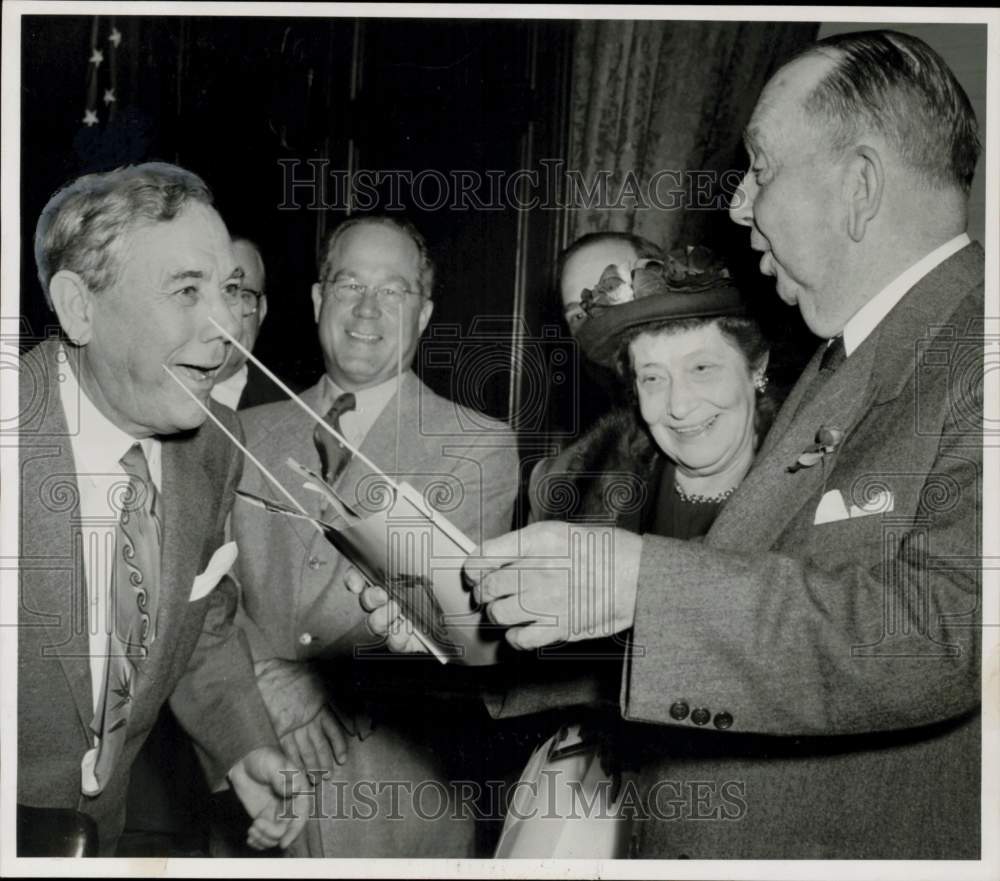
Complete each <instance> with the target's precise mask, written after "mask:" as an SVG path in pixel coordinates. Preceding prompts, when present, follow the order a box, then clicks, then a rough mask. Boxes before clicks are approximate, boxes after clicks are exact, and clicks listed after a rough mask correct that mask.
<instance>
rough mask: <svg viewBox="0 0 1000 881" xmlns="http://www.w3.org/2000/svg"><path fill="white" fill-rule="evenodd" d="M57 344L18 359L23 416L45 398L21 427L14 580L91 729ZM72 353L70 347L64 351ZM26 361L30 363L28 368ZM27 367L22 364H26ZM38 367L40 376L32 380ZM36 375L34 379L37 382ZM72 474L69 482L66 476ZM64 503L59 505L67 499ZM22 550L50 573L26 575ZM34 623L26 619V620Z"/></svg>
mask: <svg viewBox="0 0 1000 881" xmlns="http://www.w3.org/2000/svg"><path fill="white" fill-rule="evenodd" d="M57 351H58V343H56V342H46V343H42V344H41V345H40V346H38V347H37V349H36V350H35V352H34V353H30V354H29V355H28V356H26V357H25V359H24V360H22V362H21V375H20V380H21V382H20V395H21V408H22V413H24V412H29V413H30V412H31V411H30V410H28V409H27V408H26V406H25V405H26V402H28V401H30V400H32V399H34V400H37V397H34V398H33V396H37V395H38V394H39V391H40V390H41V391H42V392H43V394H44V395H45V398H44V400H43V401H42V402H41V407H40V409H39V410H38V411H36V412H37V421H36V420H35V419H32V418H31V416H28V417H27V419H25V421H23V422H22V423H21V425H20V452H19V459H20V469H21V474H22V483H21V494H22V495H21V511H22V517H21V523H20V527H21V530H22V534H21V539H20V547H21V552H20V554H19V566H20V567H21V573H20V577H21V582H22V585H24V584H25V583H26V582H29V581H30V582H31V584H32V587H31V588H30V589H29V593H30V596H25V597H23V598H22V602H23V603H24V606H23V608H22V613H21V614H22V616H26V615H27V613H28V609H29V608H31V609H37V610H38V611H39V616H38V618H40V619H41V620H43V621H45V623H44V627H45V631H46V633H47V639H46V646H45V647H43V648H42V652H43V655H44V656H45V657H53V656H54V657H56V658H58V661H59V666H60V669H61V670H62V673H63V675H64V676H65V677H66V680H67V682H68V683H69V686H70V692H71V693H72V695H73V702H74V705H75V707H76V711H77V714H78V715H79V718H80V723H81V724H82V725H83V727H84V728H85V729H88V730H89V728H90V723H91V722H92V721H93V718H94V703H93V700H94V699H93V689H92V686H91V678H90V639H89V636H88V634H89V632H90V621H89V616H88V606H89V604H88V602H87V583H86V579H85V575H84V569H83V558H82V548H80V546H79V542H78V540H77V538H76V535H75V533H76V531H77V528H78V527H77V525H76V524H77V523H78V522H79V518H80V496H79V485H78V483H77V482H76V481H77V478H76V463H75V462H74V460H73V453H72V448H71V446H70V441H69V429H68V423H67V417H66V414H65V413H64V412H63V407H62V402H61V400H60V396H59V387H58V385H57V382H58V379H57V377H58V373H59V371H60V370H66V369H68V368H67V367H60V366H59V365H58V364H57V362H56V352H57ZM68 354H69V356H70V357H72V355H73V353H72V351H68ZM29 365H30V366H29ZM26 367H27V369H26ZM39 372H41V373H42V376H41V377H39ZM40 379H41V381H39V380H40ZM69 475H72V476H73V485H72V487H68V486H67V484H66V479H67V477H68V476H69ZM67 500H68V501H69V504H65V502H66V501H67ZM29 548H38V549H41V553H43V554H44V555H45V559H46V562H47V563H48V562H50V560H51V558H50V556H49V555H53V554H54V557H55V561H56V562H57V564H59V565H57V566H56V567H55V568H56V569H57V570H61V571H57V572H54V571H52V568H51V567H49V568H48V571H42V572H40V573H38V575H37V576H36V577H33V574H32V572H31V564H30V561H29V560H28V556H38V555H37V554H34V553H32V551H30V550H29ZM36 623H40V622H38V621H37V620H36V621H31V620H25V624H26V625H28V626H30V625H32V624H36Z"/></svg>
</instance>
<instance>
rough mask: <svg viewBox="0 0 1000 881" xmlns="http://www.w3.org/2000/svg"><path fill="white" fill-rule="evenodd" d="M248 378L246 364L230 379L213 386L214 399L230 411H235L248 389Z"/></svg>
mask: <svg viewBox="0 0 1000 881" xmlns="http://www.w3.org/2000/svg"><path fill="white" fill-rule="evenodd" d="M248 376H249V370H248V369H247V365H246V364H244V365H243V366H242V367H241V368H240V369H239V370H237V371H236V372H235V373H234V374H233V375H232V376H230V377H229V379H224V380H223V381H222V382H217V383H216V384H215V385H213V386H212V397H213V398H215V400H217V401H218V402H219V403H220V404H223V405H224V406H226V407H228V408H229V409H230V410H235V409H236V408H237V405H238V404H239V402H240V395H242V394H243V389H245V388H246V385H247V377H248Z"/></svg>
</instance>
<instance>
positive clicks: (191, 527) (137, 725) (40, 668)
mask: <svg viewBox="0 0 1000 881" xmlns="http://www.w3.org/2000/svg"><path fill="white" fill-rule="evenodd" d="M211 202H212V200H211V195H210V193H209V191H208V189H207V187H206V186H205V184H204V183H203V182H202V181H201V180H200V179H199V178H198V177H196V176H195V175H193V174H191V173H190V172H188V171H185V170H183V169H181V168H177V167H175V166H172V165H166V164H160V163H149V164H145V165H139V166H135V167H129V168H123V169H119V170H117V171H112V172H108V173H106V174H93V175H87V176H85V177H82V178H79V179H78V180H76V181H74V182H73V183H71V184H69V185H68V186H67V187H65V188H64V189H62V190H60V191H59V192H58V193H56V195H55V196H53V197H52V199H50V200H49V203H48V204H47V205H46V207H45V209H44V210H43V212H42V215H41V217H40V219H39V221H38V226H37V230H36V234H35V256H36V261H37V263H38V274H39V280H40V281H41V284H42V289H43V290H44V292H45V294H46V297H47V299H48V302H49V305H50V306H51V307H52V308H53V309H54V310H55V312H56V314H57V315H58V317H59V324H60V326H61V328H62V332H63V335H64V338H63V339H62V340H61V341H60V340H49V341H46V342H43V343H41V344H40V345H38V346H37V347H35V348H34V349H33V350H31V351H30V352H29V353H28V354H27V355H26V356H25V357H24V358H23V359H22V362H21V365H20V381H21V385H20V403H21V421H20V426H19V432H20V474H21V487H20V501H21V517H20V523H19V526H20V548H19V567H20V588H21V594H20V606H19V619H18V623H19V628H18V650H19V654H18V664H19V666H18V775H17V777H18V803H19V817H18V819H19V852H20V854H21V855H31V854H35V855H45V854H52V855H57V854H59V853H60V846H61V844H62V841H61V836H62V831H63V830H64V829H65V828H66V827H65V825H64V823H65V822H66V820H67V818H70V819H72V818H73V817H74V816H76V817H77V818H79V815H81V814H82V815H84V817H90V818H91V820H92V824H91V825H93V826H96V831H97V836H98V853H99V854H100V855H102V856H112V855H114V853H115V845H116V841H117V839H118V836H119V833H120V832H121V829H122V824H123V821H124V813H125V793H126V790H127V787H128V781H129V774H130V770H131V766H132V762H133V760H134V758H135V755H136V753H137V752H138V750H139V749H140V747H141V746H142V744H143V741H144V740H145V738H146V736H147V734H148V732H149V730H150V728H151V727H152V725H153V722H154V720H155V719H156V717H157V714H158V712H159V710H160V707H161V705H162V704H163V702H164V701H166V700H168V699H169V701H170V705H171V708H172V709H173V711H174V713H175V714H176V716H177V718H178V719H179V720H180V722H181V724H182V726H183V727H184V728H185V730H186V731H187V732H188V733H189V734H190V735H191V737H192V738H193V739H194V741H195V743H196V744H197V745H198V747H199V748H200V750H201V753H202V755H203V757H204V765H205V769H206V772H207V775H208V778H209V783H210V785H211V786H212V787H213V788H214V787H217V786H219V785H221V784H222V783H223V781H224V780H225V779H226V778H227V777H228V780H229V782H230V783H231V784H232V785H233V787H234V789H235V790H236V793H237V794H238V795H239V797H240V799H241V800H242V802H243V804H244V807H245V808H246V810H247V811H248V813H249V814H250V816H251V817H254V818H255V819H254V821H253V825H252V827H251V829H250V832H249V838H248V841H249V843H250V844H251V845H252V846H254V847H257V848H267V847H272V846H274V845H275V844H278V843H280V844H281V845H282V846H287V845H289V844H290V843H291V841H292V840H293V839H294V838H295V836H296V835H297V834H298V832H299V831H301V828H302V825H303V823H304V821H305V815H306V813H307V811H308V808H309V804H308V799H307V797H306V793H305V789H307V788H308V787H303V785H302V784H303V783H304V782H305V781H304V780H301V779H299V780H296V779H295V778H296V777H301V776H302V775H301V772H296V766H295V764H294V763H292V762H289V761H288V760H287V759H286V758H285V757H284V756H283V755H282V752H281V750H280V748H279V745H278V742H277V740H276V738H275V735H274V731H273V729H272V727H271V724H270V720H269V717H268V715H267V712H266V710H265V708H264V706H263V704H262V702H261V700H260V697H259V694H258V692H257V689H256V686H255V683H254V678H253V671H252V667H251V662H250V657H249V653H248V651H247V646H246V642H245V639H244V638H243V636H242V634H241V633H240V632H239V631H238V630H237V629H235V628H234V627H233V624H232V618H233V615H234V613H235V609H236V593H235V586H234V584H233V583H232V581H231V580H230V578H229V577H228V576H227V575H226V573H227V571H228V569H229V567H230V565H231V564H232V561H233V556H234V554H235V547H233V546H231V545H230V546H223V541H224V539H223V526H224V523H225V520H226V517H227V515H228V513H229V510H230V507H231V505H232V501H233V489H234V487H235V486H236V484H237V482H238V481H239V477H240V471H241V467H242V456H241V455H240V454H239V452H238V451H237V450H236V449H235V448H234V447H233V445H232V444H231V442H230V441H229V440H228V439H227V438H226V437H225V435H224V434H223V433H222V432H221V431H220V430H219V429H218V428H217V427H216V426H215V425H214V424H212V423H205V420H206V416H205V413H204V411H203V410H202V408H201V407H200V406H199V405H198V402H200V403H201V404H207V403H208V399H209V392H210V390H211V388H212V384H213V382H214V381H215V377H216V374H217V371H218V369H219V367H220V365H221V364H222V363H223V362H224V361H225V358H226V354H227V351H228V348H229V344H228V343H227V342H226V340H225V337H224V335H223V329H225V330H226V331H227V332H230V333H235V331H236V322H235V320H234V318H233V311H232V310H233V307H234V305H235V303H236V301H237V299H238V297H239V282H240V279H239V275H240V273H239V271H238V268H237V266H236V264H235V262H234V260H233V256H232V251H231V248H230V241H229V234H228V233H227V231H226V228H225V226H224V224H223V223H222V220H221V219H220V218H219V215H218V214H217V213H216V211H215V210H214V208H213V207H212V204H211ZM168 370H169V371H170V372H172V373H173V375H174V377H176V380H175V378H172V377H171V375H170V373H169V372H168ZM178 381H179V382H178ZM212 406H213V410H214V412H216V413H217V414H218V416H219V418H220V419H221V420H222V421H223V422H224V423H225V424H227V425H228V426H229V428H230V430H232V431H238V430H239V429H238V426H237V423H236V419H235V416H233V415H232V413H231V412H230V411H228V410H224V409H223V408H220V407H215V406H214V405H212ZM203 423H204V424H203ZM293 787H294V788H296V789H299V790H302V791H303V795H301V796H300V797H298V798H296V799H295V800H294V802H292V800H291V799H286V798H285V794H286V793H287V792H290V791H291V789H292V788H293ZM286 808H291V809H292V810H291V811H286V810H285V809H286ZM74 812H75V813H74ZM28 818H30V819H28ZM84 825H86V823H85V824H84Z"/></svg>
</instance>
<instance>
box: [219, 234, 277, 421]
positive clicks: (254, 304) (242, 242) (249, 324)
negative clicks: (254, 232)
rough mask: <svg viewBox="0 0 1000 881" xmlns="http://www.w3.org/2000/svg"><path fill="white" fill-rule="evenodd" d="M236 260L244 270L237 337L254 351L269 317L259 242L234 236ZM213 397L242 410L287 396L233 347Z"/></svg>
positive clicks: (238, 306) (264, 273)
mask: <svg viewBox="0 0 1000 881" xmlns="http://www.w3.org/2000/svg"><path fill="white" fill-rule="evenodd" d="M233 257H234V259H235V260H236V263H237V265H239V266H240V267H241V268H242V270H243V279H242V282H241V284H240V301H239V303H238V304H237V306H236V312H237V313H238V315H239V318H240V332H239V333H238V334H237V335H236V336H237V339H239V341H240V343H242V344H243V346H244V347H246V348H247V349H249V350H251V351H252V350H253V347H254V343H256V342H257V335H258V334H259V333H260V328H261V325H262V324H263V323H264V318H265V317H266V316H267V293H266V292H265V283H266V272H265V270H264V259H263V257H261V254H260V248H258V247H257V245H256V243H254V242H252V241H251V240H250V239H248V238H245V237H243V236H239V235H234V236H233ZM212 397H213V398H215V400H217V401H218V402H219V403H220V404H225V405H226V406H227V407H230V408H231V409H233V410H243V409H246V408H247V407H256V406H257V405H258V404H267V403H269V402H271V401H277V400H281V399H282V398H283V397H284V395H283V393H282V392H281V390H280V389H278V388H277V386H275V384H274V383H273V382H271V380H270V379H268V378H267V377H266V376H264V374H263V373H262V372H261V371H260V370H259V369H258V368H257V367H256V366H255V365H254V364H251V363H249V362H248V361H247V357H246V355H244V354H243V353H242V352H240V351H239V350H238V349H237V348H236V347H235V346H230V349H229V356H228V357H227V358H226V363H225V364H223V365H222V368H221V369H220V370H219V375H218V379H217V380H216V382H215V386H214V387H213V388H212Z"/></svg>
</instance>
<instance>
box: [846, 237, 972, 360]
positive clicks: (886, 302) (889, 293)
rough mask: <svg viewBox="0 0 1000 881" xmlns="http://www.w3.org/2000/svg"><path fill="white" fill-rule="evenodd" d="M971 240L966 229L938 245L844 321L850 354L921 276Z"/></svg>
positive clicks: (848, 352) (847, 350)
mask: <svg viewBox="0 0 1000 881" xmlns="http://www.w3.org/2000/svg"><path fill="white" fill-rule="evenodd" d="M969 242H970V239H969V236H968V235H967V234H966V233H962V234H961V235H957V236H955V238H953V239H951V240H950V241H948V242H945V243H944V244H943V245H941V246H940V247H937V248H935V249H934V250H933V251H931V252H930V253H929V254H927V255H926V256H925V257H922V258H921V259H920V260H918V261H917V262H916V263H914V264H913V265H912V266H911V267H910V268H909V269H907V270H905V271H904V272H902V273H901V274H900V275H898V276H896V278H895V279H893V280H892V281H891V282H889V284H887V285H886V286H885V287H884V288H882V290H881V291H879V292H878V293H877V294H876V295H875V296H874V297H872V298H871V299H870V300H869V301H868V302H867V303H865V304H864V306H862V307H861V308H860V309H858V311H857V312H855V313H854V314H853V315H852V316H851V317H850V319H849V320H848V322H847V324H845V325H844V330H843V336H844V352H845V354H847V355H850V354H851V353H852V352H853V351H854V350H855V349H857V348H858V346H860V345H861V344H862V343H863V342H864V341H865V340H866V339H867V338H868V336H869V335H870V334H871V332H872V331H873V330H875V328H876V327H878V325H879V322H881V321H882V319H883V318H885V316H886V315H888V314H889V312H891V311H892V308H893V306H895V305H896V304H897V303H898V302H899V301H900V300H901V299H903V296H904V294H906V292H907V291H908V290H910V288H912V287H913V286H914V285H915V284H916V283H917V282H918V281H920V279H922V278H923V277H924V276H925V275H927V273H929V272H930V271H931V270H932V269H934V268H935V267H936V266H937V265H938V264H940V263H943V262H944V261H945V260H947V259H948V258H949V257H950V256H951V255H952V254H954V253H955V252H956V251H960V250H961V249H962V248H964V247H965V246H966V245H968V244H969Z"/></svg>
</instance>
